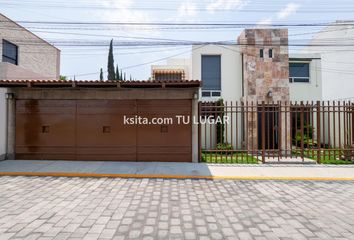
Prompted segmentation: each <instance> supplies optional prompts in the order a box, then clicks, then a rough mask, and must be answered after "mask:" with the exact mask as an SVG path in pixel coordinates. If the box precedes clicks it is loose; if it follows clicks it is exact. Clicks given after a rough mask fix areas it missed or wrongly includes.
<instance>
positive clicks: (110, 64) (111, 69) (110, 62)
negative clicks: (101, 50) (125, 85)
mask: <svg viewBox="0 0 354 240" xmlns="http://www.w3.org/2000/svg"><path fill="white" fill-rule="evenodd" d="M107 72H108V76H107V79H108V80H115V78H116V74H115V72H114V58H113V39H112V40H111V43H110V44H109V52H108V65H107Z"/></svg>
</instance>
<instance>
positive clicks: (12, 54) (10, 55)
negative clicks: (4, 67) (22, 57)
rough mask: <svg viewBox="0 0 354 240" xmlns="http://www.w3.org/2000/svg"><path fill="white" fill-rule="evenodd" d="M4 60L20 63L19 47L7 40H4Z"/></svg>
mask: <svg viewBox="0 0 354 240" xmlns="http://www.w3.org/2000/svg"><path fill="white" fill-rule="evenodd" d="M2 61H3V62H8V63H12V64H16V65H17V64H18V47H17V46H16V45H15V44H12V43H10V42H8V41H6V40H2Z"/></svg>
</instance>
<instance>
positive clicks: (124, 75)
mask: <svg viewBox="0 0 354 240" xmlns="http://www.w3.org/2000/svg"><path fill="white" fill-rule="evenodd" d="M125 80H127V79H126V76H125V73H124V81H125Z"/></svg>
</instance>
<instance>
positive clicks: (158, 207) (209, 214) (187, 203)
mask: <svg viewBox="0 0 354 240" xmlns="http://www.w3.org/2000/svg"><path fill="white" fill-rule="evenodd" d="M0 239H272V240H273V239H321V240H322V239H354V182H309V181H221V180H220V181H218V180H216V181H211V180H162V179H118V178H116V179H113V178H54V177H0Z"/></svg>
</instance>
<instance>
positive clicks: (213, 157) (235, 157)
mask: <svg viewBox="0 0 354 240" xmlns="http://www.w3.org/2000/svg"><path fill="white" fill-rule="evenodd" d="M202 162H205V163H226V164H227V163H230V164H232V163H233V164H238V163H239V164H258V159H257V158H255V157H252V156H250V155H247V154H244V153H232V154H231V153H230V154H220V153H218V154H215V153H202Z"/></svg>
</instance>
